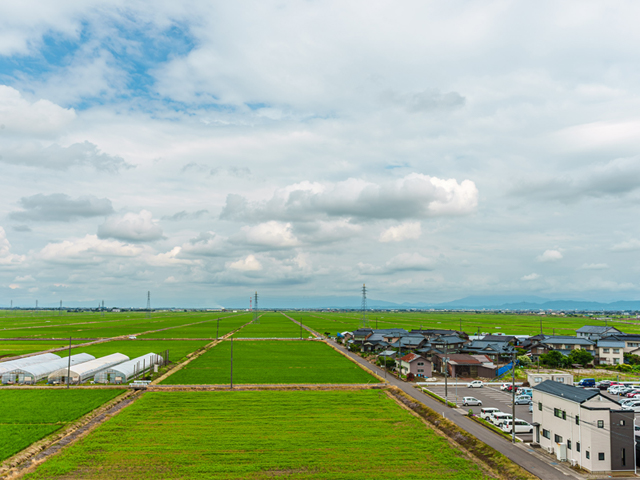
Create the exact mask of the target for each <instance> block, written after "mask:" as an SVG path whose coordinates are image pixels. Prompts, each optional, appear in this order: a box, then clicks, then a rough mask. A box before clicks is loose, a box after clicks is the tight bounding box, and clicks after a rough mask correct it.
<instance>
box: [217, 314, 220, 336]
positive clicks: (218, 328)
mask: <svg viewBox="0 0 640 480" xmlns="http://www.w3.org/2000/svg"><path fill="white" fill-rule="evenodd" d="M216 340H220V317H218V326H217V327H216Z"/></svg>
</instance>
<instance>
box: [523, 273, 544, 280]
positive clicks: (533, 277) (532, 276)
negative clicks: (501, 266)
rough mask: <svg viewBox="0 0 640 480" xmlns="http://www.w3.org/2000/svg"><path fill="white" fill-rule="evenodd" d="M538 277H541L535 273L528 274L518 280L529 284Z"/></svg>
mask: <svg viewBox="0 0 640 480" xmlns="http://www.w3.org/2000/svg"><path fill="white" fill-rule="evenodd" d="M540 277H542V275H538V274H537V273H530V274H529V275H525V276H523V277H522V278H520V280H523V281H525V282H530V281H532V280H537V279H539V278H540Z"/></svg>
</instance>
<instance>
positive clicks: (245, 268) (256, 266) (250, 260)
mask: <svg viewBox="0 0 640 480" xmlns="http://www.w3.org/2000/svg"><path fill="white" fill-rule="evenodd" d="M227 268H230V269H232V270H239V271H241V272H256V271H259V270H262V264H261V263H260V262H259V261H258V259H257V258H256V257H255V256H254V255H247V257H246V258H241V259H240V260H238V261H236V262H229V263H227Z"/></svg>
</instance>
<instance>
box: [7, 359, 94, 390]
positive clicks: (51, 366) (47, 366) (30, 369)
mask: <svg viewBox="0 0 640 480" xmlns="http://www.w3.org/2000/svg"><path fill="white" fill-rule="evenodd" d="M95 358H96V357H94V356H93V355H89V354H88V353H79V354H77V355H72V356H71V365H72V366H73V365H78V364H80V363H84V362H88V361H89V360H94V359H95ZM68 366H69V358H59V359H58V360H53V361H51V362H43V363H36V364H35V365H30V366H27V367H22V368H15V369H13V370H11V371H10V372H7V373H4V374H3V375H2V383H13V382H15V383H26V384H33V383H37V382H39V381H40V380H42V379H43V378H46V377H48V376H49V374H50V373H52V372H55V371H56V370H58V369H61V368H68Z"/></svg>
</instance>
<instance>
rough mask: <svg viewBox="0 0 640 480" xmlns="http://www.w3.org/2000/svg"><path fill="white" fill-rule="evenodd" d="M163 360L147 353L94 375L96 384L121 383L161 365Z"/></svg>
mask: <svg viewBox="0 0 640 480" xmlns="http://www.w3.org/2000/svg"><path fill="white" fill-rule="evenodd" d="M162 362H163V358H162V357H161V356H160V355H156V354H155V353H147V354H145V355H142V356H140V357H138V358H134V359H133V360H129V361H128V362H124V363H120V364H118V365H116V366H115V367H111V368H108V369H107V370H103V371H102V372H100V373H98V374H96V376H95V378H94V381H95V382H96V383H123V382H128V381H129V380H130V379H132V378H134V377H136V376H138V375H139V374H140V373H142V372H145V371H146V370H149V369H150V368H151V367H152V366H153V365H156V364H161V363H162Z"/></svg>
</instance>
